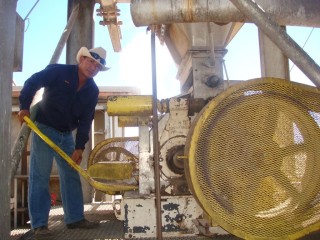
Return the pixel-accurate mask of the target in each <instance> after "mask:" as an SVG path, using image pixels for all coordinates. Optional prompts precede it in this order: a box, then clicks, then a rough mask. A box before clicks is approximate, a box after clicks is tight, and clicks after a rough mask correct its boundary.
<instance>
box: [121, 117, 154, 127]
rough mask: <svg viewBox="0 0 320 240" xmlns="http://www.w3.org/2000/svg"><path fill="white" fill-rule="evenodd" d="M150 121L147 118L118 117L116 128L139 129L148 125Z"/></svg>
mask: <svg viewBox="0 0 320 240" xmlns="http://www.w3.org/2000/svg"><path fill="white" fill-rule="evenodd" d="M150 122H151V120H150V118H149V117H139V116H119V117H118V126H119V127H139V126H142V125H143V126H145V125H148V124H150Z"/></svg>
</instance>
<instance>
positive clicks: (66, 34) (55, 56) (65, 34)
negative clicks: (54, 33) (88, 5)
mask: <svg viewBox="0 0 320 240" xmlns="http://www.w3.org/2000/svg"><path fill="white" fill-rule="evenodd" d="M78 12H79V4H77V5H76V6H75V7H74V8H73V10H72V13H71V15H70V17H69V19H68V23H67V25H66V27H65V29H64V31H63V33H62V34H61V37H60V40H59V42H58V44H57V47H56V49H55V51H54V53H53V55H52V57H51V60H50V64H52V63H57V62H58V60H59V58H60V55H61V52H62V50H63V48H64V46H65V45H66V42H67V40H68V37H69V35H70V33H71V30H72V27H73V25H74V23H75V21H76V19H77V17H78Z"/></svg>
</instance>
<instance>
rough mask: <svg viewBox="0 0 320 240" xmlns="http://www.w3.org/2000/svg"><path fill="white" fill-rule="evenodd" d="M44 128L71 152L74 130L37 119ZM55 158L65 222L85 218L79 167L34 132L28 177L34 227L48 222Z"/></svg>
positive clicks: (56, 142)
mask: <svg viewBox="0 0 320 240" xmlns="http://www.w3.org/2000/svg"><path fill="white" fill-rule="evenodd" d="M36 125H37V126H38V128H39V129H40V130H41V132H42V133H43V134H44V135H46V136H47V137H48V138H50V139H51V140H52V141H53V142H54V143H55V144H56V145H58V146H59V147H60V148H61V149H62V150H63V151H64V152H65V153H66V154H68V155H69V156H71V154H72V153H73V151H74V146H75V143H74V138H73V135H72V133H71V132H67V133H62V132H59V131H57V130H55V129H54V128H51V127H49V126H46V125H44V124H40V123H36ZM53 159H55V160H56V162H57V167H58V172H59V176H60V192H61V198H62V205H63V211H64V221H65V223H66V224H69V223H73V222H76V221H80V220H82V219H83V218H84V214H83V212H84V207H83V195H82V187H81V182H80V177H79V174H78V172H77V171H75V170H74V169H73V168H71V167H70V165H69V164H68V163H67V162H66V161H65V160H64V159H63V158H61V157H60V155H58V153H56V152H55V151H54V150H53V149H52V148H51V147H50V146H49V145H47V144H46V143H45V142H44V141H43V140H42V139H41V138H40V137H39V136H38V135H37V134H35V133H34V132H33V133H32V141H31V153H30V177H29V190H28V191H29V192H28V204H29V216H30V220H31V227H32V228H33V229H34V228H37V227H41V226H48V218H49V211H50V206H51V196H50V191H49V180H50V173H51V169H52V162H53Z"/></svg>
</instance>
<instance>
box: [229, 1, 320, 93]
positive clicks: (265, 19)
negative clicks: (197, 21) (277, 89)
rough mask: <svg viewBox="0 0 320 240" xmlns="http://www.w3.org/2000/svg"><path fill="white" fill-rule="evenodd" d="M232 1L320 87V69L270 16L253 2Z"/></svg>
mask: <svg viewBox="0 0 320 240" xmlns="http://www.w3.org/2000/svg"><path fill="white" fill-rule="evenodd" d="M230 1H231V2H232V3H233V4H234V5H235V6H236V7H237V8H238V9H239V10H240V11H241V12H242V13H243V14H245V15H246V16H247V18H249V19H251V20H252V21H253V22H254V23H255V24H256V25H257V26H258V27H259V29H261V30H262V31H263V32H264V33H265V34H266V35H267V36H268V37H269V38H270V39H271V40H272V41H273V42H274V43H275V44H276V45H277V46H278V47H279V48H280V49H281V50H282V52H283V53H284V54H285V55H286V56H287V57H288V58H290V59H291V60H292V62H294V63H295V64H296V65H297V66H298V67H299V68H300V69H301V71H302V72H303V73H304V74H305V75H306V76H307V77H308V78H309V79H310V80H311V81H312V82H313V83H314V84H315V85H316V86H317V87H320V67H319V66H318V65H317V64H316V62H315V61H314V60H313V59H312V58H311V57H310V56H309V55H308V54H307V53H306V52H305V51H304V50H303V49H302V48H301V47H300V46H299V45H298V44H297V43H296V42H295V41H294V40H293V39H292V38H291V37H290V36H289V35H288V34H287V33H286V32H285V31H284V30H283V29H282V28H281V27H280V26H279V25H278V24H277V23H276V22H275V21H273V20H272V19H271V17H270V16H268V15H267V14H266V13H265V12H264V11H263V10H262V9H261V8H260V7H259V6H258V5H257V4H256V3H254V2H253V1H252V0H230ZM262 7H263V6H262Z"/></svg>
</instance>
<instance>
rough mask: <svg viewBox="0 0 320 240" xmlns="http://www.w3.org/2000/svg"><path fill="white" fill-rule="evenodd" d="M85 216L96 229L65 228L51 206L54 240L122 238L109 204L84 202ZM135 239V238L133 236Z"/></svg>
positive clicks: (20, 234)
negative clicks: (94, 222) (97, 223)
mask: <svg viewBox="0 0 320 240" xmlns="http://www.w3.org/2000/svg"><path fill="white" fill-rule="evenodd" d="M85 217H86V218H87V219H88V220H92V221H99V222H100V226H99V228H97V229H89V230H81V229H67V228H66V227H65V224H64V222H63V210H62V207H61V206H56V207H53V208H52V209H51V211H50V217H49V229H50V230H51V231H52V233H53V235H54V238H53V239H54V240H109V239H124V227H123V222H122V221H119V220H117V219H116V217H115V216H114V213H113V210H112V206H111V204H105V203H104V204H97V203H95V204H86V205H85ZM135 239H137V238H135ZM154 239H156V238H143V240H154ZM163 239H168V240H169V239H170V240H183V239H196V240H209V239H216V240H238V239H239V238H237V237H235V236H232V235H218V236H214V237H211V238H209V237H204V236H196V237H195V236H193V237H174V238H163ZM318 239H320V233H319V232H316V233H313V234H310V235H308V236H305V237H303V238H301V239H300V240H318ZM10 240H34V238H33V234H32V231H30V228H20V229H14V230H12V231H11V237H10Z"/></svg>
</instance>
